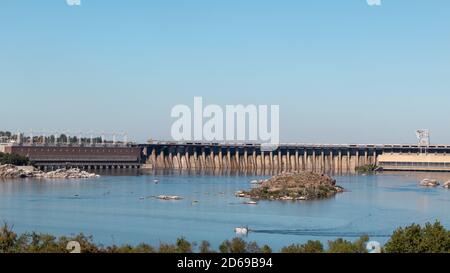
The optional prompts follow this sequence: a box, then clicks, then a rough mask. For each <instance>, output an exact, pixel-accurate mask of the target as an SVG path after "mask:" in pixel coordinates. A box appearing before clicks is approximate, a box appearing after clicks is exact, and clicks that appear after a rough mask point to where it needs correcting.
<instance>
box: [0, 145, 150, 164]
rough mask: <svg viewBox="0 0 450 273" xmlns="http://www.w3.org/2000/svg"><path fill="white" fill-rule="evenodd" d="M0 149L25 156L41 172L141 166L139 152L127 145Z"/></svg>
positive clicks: (38, 146) (4, 147)
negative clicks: (41, 170) (62, 169)
mask: <svg viewBox="0 0 450 273" xmlns="http://www.w3.org/2000/svg"><path fill="white" fill-rule="evenodd" d="M0 146H1V150H3V152H5V153H10V154H18V155H22V156H25V157H28V158H29V159H30V161H31V162H33V164H34V165H35V166H36V167H38V168H40V169H43V170H55V169H61V168H80V169H86V170H95V169H128V168H140V166H141V149H140V148H139V147H132V146H128V145H106V144H104V145H100V144H99V145H88V146H84V145H62V144H59V145H52V144H46V145H39V144H32V145H31V144H2V145H0Z"/></svg>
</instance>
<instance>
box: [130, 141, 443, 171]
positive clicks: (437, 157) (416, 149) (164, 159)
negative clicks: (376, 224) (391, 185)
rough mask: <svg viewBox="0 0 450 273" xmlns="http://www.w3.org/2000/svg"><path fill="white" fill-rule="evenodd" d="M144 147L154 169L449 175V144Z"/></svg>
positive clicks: (144, 155) (148, 164)
mask: <svg viewBox="0 0 450 273" xmlns="http://www.w3.org/2000/svg"><path fill="white" fill-rule="evenodd" d="M139 147H141V149H142V158H143V160H144V161H145V166H146V167H147V168H153V169H179V170H195V169H214V170H237V171H257V170H272V171H300V170H302V171H313V172H334V173H352V172H355V169H356V168H357V167H361V166H366V165H377V166H380V167H382V168H383V169H385V170H407V171H450V146H448V145H437V146H427V147H423V146H420V145H401V144H399V145H395V144H393V145H375V144H365V145H356V144H344V145H341V144H334V145H326V144H280V145H278V147H277V148H276V149H275V150H270V151H268V150H265V149H264V146H262V145H260V144H220V143H174V142H158V143H154V144H145V145H139Z"/></svg>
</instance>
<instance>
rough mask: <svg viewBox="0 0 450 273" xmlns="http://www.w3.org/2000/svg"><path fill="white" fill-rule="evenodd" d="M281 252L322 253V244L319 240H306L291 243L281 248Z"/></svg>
mask: <svg viewBox="0 0 450 273" xmlns="http://www.w3.org/2000/svg"><path fill="white" fill-rule="evenodd" d="M281 252H282V253H323V252H324V249H323V244H322V243H321V242H320V241H308V242H307V243H306V244H304V245H301V244H293V245H290V246H288V247H284V248H283V249H281Z"/></svg>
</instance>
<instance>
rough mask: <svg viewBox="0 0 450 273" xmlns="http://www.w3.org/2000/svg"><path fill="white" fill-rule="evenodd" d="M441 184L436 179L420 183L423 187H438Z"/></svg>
mask: <svg viewBox="0 0 450 273" xmlns="http://www.w3.org/2000/svg"><path fill="white" fill-rule="evenodd" d="M439 185H440V183H439V182H438V181H437V180H435V179H424V180H422V181H421V182H420V186H422V187H437V186H439Z"/></svg>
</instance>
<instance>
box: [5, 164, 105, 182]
mask: <svg viewBox="0 0 450 273" xmlns="http://www.w3.org/2000/svg"><path fill="white" fill-rule="evenodd" d="M95 177H99V175H96V174H95V173H88V172H85V171H82V170H79V169H59V170H56V171H51V172H47V173H46V172H42V171H40V170H38V169H36V168H33V167H30V166H27V167H18V166H14V165H0V178H11V179H12V178H47V179H86V178H95Z"/></svg>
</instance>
